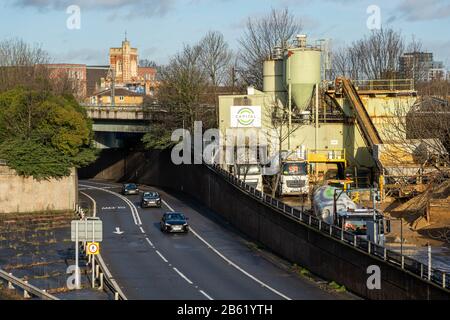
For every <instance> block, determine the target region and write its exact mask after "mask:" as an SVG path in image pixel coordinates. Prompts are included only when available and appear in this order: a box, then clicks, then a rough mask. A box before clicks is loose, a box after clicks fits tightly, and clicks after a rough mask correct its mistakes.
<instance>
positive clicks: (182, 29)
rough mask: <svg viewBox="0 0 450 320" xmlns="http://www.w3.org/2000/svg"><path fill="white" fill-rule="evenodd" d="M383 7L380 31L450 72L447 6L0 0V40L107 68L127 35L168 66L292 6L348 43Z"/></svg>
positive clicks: (427, 0) (375, 1)
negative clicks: (208, 41)
mask: <svg viewBox="0 0 450 320" xmlns="http://www.w3.org/2000/svg"><path fill="white" fill-rule="evenodd" d="M70 5H78V6H79V7H80V9H81V29H79V30H77V29H75V30H70V29H68V28H67V26H66V21H67V19H68V18H69V14H68V13H66V10H67V7H68V6H70ZM370 5H377V6H378V7H379V8H380V9H381V18H382V25H383V26H385V27H386V26H389V27H392V28H394V29H396V30H401V31H402V33H403V34H404V36H405V37H406V38H407V39H410V38H411V37H412V35H415V36H416V37H417V38H418V39H420V40H421V41H422V42H423V43H424V47H425V48H426V49H427V50H429V51H432V52H434V54H435V60H441V61H444V63H445V64H446V66H447V67H449V66H450V34H449V30H450V0H369V1H366V0H3V1H1V4H0V26H1V28H0V40H3V39H9V38H13V37H17V38H22V39H24V40H25V41H27V42H30V43H38V44H41V45H42V47H43V48H44V49H46V50H47V51H49V52H50V53H51V55H52V56H53V57H54V59H55V62H67V63H86V64H107V63H108V56H107V54H108V48H110V47H116V46H120V44H121V41H122V40H123V38H124V34H125V30H126V31H127V32H128V39H129V40H130V41H131V44H132V46H133V47H137V48H139V53H140V57H141V58H148V59H151V60H155V61H156V62H157V63H166V62H167V61H168V57H169V56H170V55H172V54H173V53H175V52H176V51H177V50H179V49H180V48H181V47H182V45H183V43H194V42H196V41H198V40H199V39H200V38H201V37H202V36H203V35H204V34H205V33H206V32H207V31H208V30H219V31H221V32H223V34H224V35H225V37H226V39H227V40H228V41H229V43H230V45H231V46H232V47H233V48H237V39H238V38H239V37H240V36H241V34H242V31H243V27H244V25H245V21H246V19H248V17H255V16H261V15H264V14H266V13H267V12H269V11H270V9H271V8H283V7H289V8H290V9H291V10H292V12H293V13H294V14H295V15H296V16H297V17H298V18H299V19H300V20H301V21H302V23H303V26H304V33H307V34H308V35H309V36H310V38H312V39H319V38H331V39H332V40H333V44H334V46H341V45H343V44H349V43H351V42H352V41H354V40H356V39H359V38H361V37H363V36H364V35H365V34H368V33H369V32H370V31H369V29H368V28H367V25H366V22H367V19H368V17H369V14H367V8H368V7H369V6H370Z"/></svg>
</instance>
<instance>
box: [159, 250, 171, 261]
mask: <svg viewBox="0 0 450 320" xmlns="http://www.w3.org/2000/svg"><path fill="white" fill-rule="evenodd" d="M156 253H157V254H158V256H160V257H161V259H163V261H164V262H165V263H168V262H169V261H168V260H167V259H166V257H164V256H163V255H162V254H161V252H159V251H158V250H156Z"/></svg>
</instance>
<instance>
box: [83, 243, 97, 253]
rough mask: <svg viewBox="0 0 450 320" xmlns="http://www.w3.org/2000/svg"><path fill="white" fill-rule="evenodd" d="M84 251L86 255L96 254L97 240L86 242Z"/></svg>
mask: <svg viewBox="0 0 450 320" xmlns="http://www.w3.org/2000/svg"><path fill="white" fill-rule="evenodd" d="M86 251H87V254H88V255H97V254H99V253H100V244H99V243H98V242H88V244H87V250H86Z"/></svg>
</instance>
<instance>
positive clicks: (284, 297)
mask: <svg viewBox="0 0 450 320" xmlns="http://www.w3.org/2000/svg"><path fill="white" fill-rule="evenodd" d="M162 202H163V203H164V204H165V205H166V207H167V208H169V210H170V211H172V212H175V210H174V209H173V208H172V207H171V206H169V205H168V203H167V202H166V201H164V200H162ZM189 230H190V231H191V232H192V233H193V234H194V235H195V236H196V237H197V238H198V239H199V240H200V241H202V242H203V243H204V244H205V245H206V246H207V247H208V248H210V249H211V250H212V251H214V252H215V253H216V254H217V255H218V256H219V257H221V258H222V259H223V260H225V261H226V262H227V263H228V264H229V265H231V266H233V267H234V268H236V269H237V270H239V271H240V272H242V273H243V274H245V275H246V276H247V277H249V278H250V279H252V280H254V281H256V282H257V283H259V284H260V285H261V286H262V287H264V288H267V289H269V290H270V291H272V292H273V293H275V294H276V295H278V296H280V297H282V298H283V299H286V300H292V299H291V298H289V297H288V296H286V295H284V294H283V293H281V292H279V291H278V290H276V289H274V288H272V287H271V286H269V285H268V284H266V283H264V282H262V281H261V280H259V279H258V278H256V277H255V276H253V275H251V274H250V273H248V272H247V271H245V270H244V269H242V268H241V267H239V266H238V265H237V264H235V263H234V262H233V261H231V260H230V259H228V258H227V257H225V256H224V255H223V254H222V253H220V252H219V251H218V250H217V249H216V248H214V247H213V246H212V245H211V244H210V243H209V242H208V241H206V240H205V239H203V238H202V237H201V236H200V235H199V234H198V233H197V232H195V230H194V229H193V228H192V226H191V227H190V228H189Z"/></svg>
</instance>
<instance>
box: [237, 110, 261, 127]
mask: <svg viewBox="0 0 450 320" xmlns="http://www.w3.org/2000/svg"><path fill="white" fill-rule="evenodd" d="M236 118H237V121H238V122H239V124H240V125H242V126H246V127H247V126H251V125H252V124H253V123H254V122H255V119H256V116H255V113H254V112H253V110H252V109H250V108H242V109H241V110H239V112H238V113H237V116H236Z"/></svg>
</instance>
